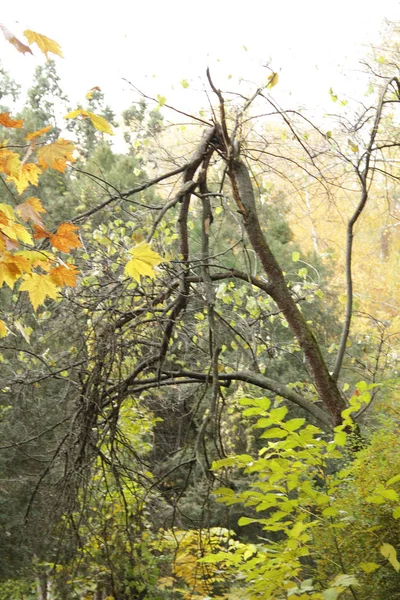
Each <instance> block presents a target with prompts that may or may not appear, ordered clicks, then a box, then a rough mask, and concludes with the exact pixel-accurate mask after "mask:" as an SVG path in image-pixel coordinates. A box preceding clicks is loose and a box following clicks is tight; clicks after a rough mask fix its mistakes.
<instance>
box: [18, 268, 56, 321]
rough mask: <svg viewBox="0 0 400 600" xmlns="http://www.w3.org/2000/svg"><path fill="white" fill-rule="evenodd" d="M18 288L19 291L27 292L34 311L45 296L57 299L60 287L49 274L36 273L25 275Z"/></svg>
mask: <svg viewBox="0 0 400 600" xmlns="http://www.w3.org/2000/svg"><path fill="white" fill-rule="evenodd" d="M19 289H20V291H21V292H28V294H29V299H30V301H31V303H32V306H33V309H34V311H35V312H36V310H37V308H38V306H40V305H41V304H43V302H44V301H45V299H46V298H47V297H49V298H53V300H57V296H58V292H59V291H60V288H59V287H57V286H56V285H55V283H54V282H53V280H52V279H51V277H50V275H39V274H38V273H31V274H29V275H25V276H24V281H23V282H22V283H21V285H20V288H19Z"/></svg>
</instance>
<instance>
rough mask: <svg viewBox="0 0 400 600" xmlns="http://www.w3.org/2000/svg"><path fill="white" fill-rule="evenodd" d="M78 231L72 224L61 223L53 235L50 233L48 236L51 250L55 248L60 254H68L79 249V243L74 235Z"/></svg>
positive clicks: (80, 245)
mask: <svg viewBox="0 0 400 600" xmlns="http://www.w3.org/2000/svg"><path fill="white" fill-rule="evenodd" d="M78 229H79V227H77V226H76V225H73V224H72V223H61V225H60V226H59V228H58V229H57V231H56V233H55V234H54V235H53V234H52V233H49V234H48V237H49V238H50V243H51V245H52V246H53V248H57V250H61V252H69V251H70V250H72V249H73V248H81V247H82V244H81V241H80V239H79V237H78V236H77V235H76V233H74V232H75V231H78Z"/></svg>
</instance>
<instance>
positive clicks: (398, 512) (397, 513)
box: [393, 506, 400, 519]
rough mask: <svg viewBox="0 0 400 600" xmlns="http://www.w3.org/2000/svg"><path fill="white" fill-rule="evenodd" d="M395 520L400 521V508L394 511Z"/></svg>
mask: <svg viewBox="0 0 400 600" xmlns="http://www.w3.org/2000/svg"><path fill="white" fill-rule="evenodd" d="M393 519H400V506H398V507H397V508H395V509H394V511H393Z"/></svg>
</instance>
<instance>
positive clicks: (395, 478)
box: [386, 475, 400, 485]
mask: <svg viewBox="0 0 400 600" xmlns="http://www.w3.org/2000/svg"><path fill="white" fill-rule="evenodd" d="M398 481H400V475H395V476H394V477H392V478H391V479H389V480H388V481H387V482H386V485H393V484H394V483H397V482H398Z"/></svg>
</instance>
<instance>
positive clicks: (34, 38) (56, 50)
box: [24, 29, 63, 59]
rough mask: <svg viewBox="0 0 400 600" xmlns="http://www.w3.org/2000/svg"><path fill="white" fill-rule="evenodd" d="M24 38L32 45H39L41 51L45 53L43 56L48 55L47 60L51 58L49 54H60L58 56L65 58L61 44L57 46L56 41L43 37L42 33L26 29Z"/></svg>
mask: <svg viewBox="0 0 400 600" xmlns="http://www.w3.org/2000/svg"><path fill="white" fill-rule="evenodd" d="M24 36H25V37H26V39H27V40H28V42H29V43H30V44H37V45H38V46H39V48H40V50H41V51H42V52H43V54H45V55H46V58H47V59H48V58H49V57H48V52H52V53H53V54H58V56H61V58H63V55H62V52H61V48H60V46H59V44H57V42H55V41H54V40H51V39H50V38H48V37H46V36H45V35H42V34H41V33H36V32H35V31H31V30H30V29H26V30H25V31H24Z"/></svg>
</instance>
